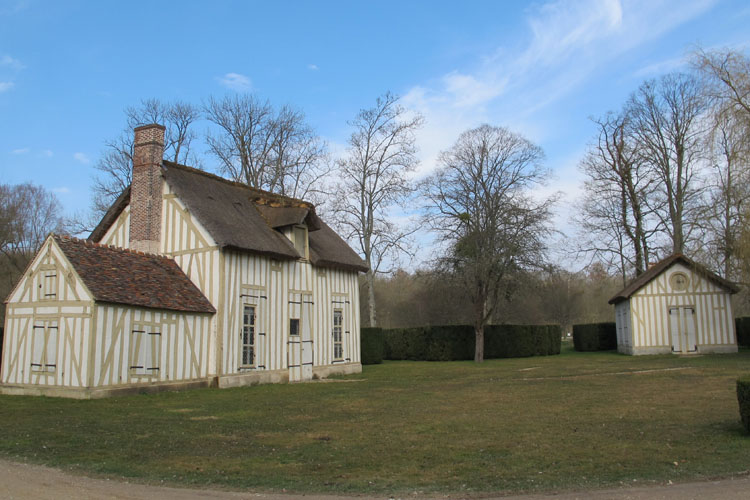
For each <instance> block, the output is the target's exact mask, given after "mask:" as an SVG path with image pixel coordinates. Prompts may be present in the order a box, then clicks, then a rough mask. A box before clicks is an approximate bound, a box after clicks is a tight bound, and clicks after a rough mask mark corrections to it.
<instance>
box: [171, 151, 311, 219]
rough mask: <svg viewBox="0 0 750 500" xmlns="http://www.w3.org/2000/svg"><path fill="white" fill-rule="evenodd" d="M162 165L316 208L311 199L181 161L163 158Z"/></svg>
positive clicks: (266, 195) (268, 196)
mask: <svg viewBox="0 0 750 500" xmlns="http://www.w3.org/2000/svg"><path fill="white" fill-rule="evenodd" d="M162 165H163V166H166V167H167V168H177V169H180V170H184V171H186V172H190V173H193V174H197V175H202V176H204V177H208V178H209V179H213V180H215V181H219V182H223V183H225V184H229V185H231V186H235V187H238V188H243V189H247V190H248V191H251V192H255V193H257V194H259V195H261V196H265V197H267V198H272V199H281V200H288V201H292V202H296V203H301V204H303V205H305V206H306V208H309V209H313V210H314V209H315V205H314V204H312V203H310V202H309V201H305V200H302V199H299V198H292V197H291V196H286V195H283V194H279V193H273V192H271V191H266V190H265V189H260V188H256V187H252V186H248V185H247V184H244V183H242V182H237V181H233V180H231V179H227V178H224V177H221V176H220V175H216V174H213V173H211V172H206V171H205V170H200V169H198V168H195V167H190V166H188V165H183V164H181V163H175V162H173V161H169V160H162Z"/></svg>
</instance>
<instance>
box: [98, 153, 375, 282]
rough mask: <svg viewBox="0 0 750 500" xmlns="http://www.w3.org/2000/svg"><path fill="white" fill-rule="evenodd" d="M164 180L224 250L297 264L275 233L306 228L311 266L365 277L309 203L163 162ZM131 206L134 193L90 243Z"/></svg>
mask: <svg viewBox="0 0 750 500" xmlns="http://www.w3.org/2000/svg"><path fill="white" fill-rule="evenodd" d="M162 175H163V177H164V179H165V180H166V182H167V183H168V184H169V186H170V187H171V188H172V190H173V191H174V192H175V194H177V196H178V197H179V199H180V201H181V202H182V203H183V204H185V206H186V207H187V209H188V210H189V211H190V213H191V214H193V216H194V217H195V218H196V219H198V221H199V222H200V223H201V225H202V226H203V227H204V228H205V229H206V230H207V231H208V232H209V234H210V235H211V237H212V238H213V239H214V241H215V242H216V244H217V245H218V246H219V247H221V248H231V249H236V250H241V251H248V252H252V253H259V254H263V255H268V256H269V257H272V258H277V259H286V260H292V259H298V258H300V257H302V256H301V255H300V254H299V253H298V252H297V250H296V249H295V248H294V245H293V244H292V242H291V241H289V240H288V239H287V238H286V237H285V236H284V235H283V234H281V233H280V232H279V231H277V230H276V229H277V228H281V227H284V226H290V225H295V224H301V223H304V224H305V225H306V226H307V228H308V242H309V249H310V261H311V262H312V264H313V265H316V266H321V267H333V268H341V269H346V270H351V271H362V272H364V271H367V266H366V265H365V263H364V262H363V261H362V259H361V258H360V257H359V256H358V255H357V254H356V253H355V252H354V251H353V250H352V249H351V247H349V245H348V244H347V243H346V242H345V241H344V240H343V239H341V237H340V236H339V235H338V234H336V232H335V231H333V230H332V229H331V228H330V227H328V225H326V224H325V223H324V222H323V221H322V220H321V219H320V218H319V217H318V216H317V214H316V213H315V207H314V206H313V205H312V204H311V203H308V202H306V201H303V200H297V199H294V198H290V197H287V196H281V195H278V194H275V193H270V192H268V191H263V190H260V189H255V188H252V187H249V186H247V185H245V184H240V183H238V182H232V181H230V180H227V179H224V178H222V177H218V176H216V175H213V174H209V173H207V172H203V171H201V170H197V169H194V168H191V167H187V166H185V165H179V164H177V163H172V162H169V161H163V162H162ZM129 201H130V188H128V189H126V190H125V191H124V192H123V193H122V195H121V196H120V197H119V198H118V199H117V201H115V203H114V204H113V205H112V207H111V208H110V209H109V211H107V214H106V215H105V216H104V218H103V219H102V221H101V222H100V223H99V225H98V226H97V227H96V229H94V231H93V232H92V233H91V236H89V239H90V240H92V241H100V240H101V238H103V237H104V234H105V233H106V232H107V230H108V229H109V227H110V226H111V225H112V224H113V223H114V221H115V220H116V219H117V217H118V216H119V215H120V213H122V211H123V210H124V208H125V207H126V206H127V205H128V203H129Z"/></svg>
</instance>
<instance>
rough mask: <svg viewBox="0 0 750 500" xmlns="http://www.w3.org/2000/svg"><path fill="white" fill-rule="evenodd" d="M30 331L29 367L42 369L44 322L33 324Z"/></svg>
mask: <svg viewBox="0 0 750 500" xmlns="http://www.w3.org/2000/svg"><path fill="white" fill-rule="evenodd" d="M33 328H34V330H33V331H32V332H31V369H32V370H42V369H43V368H44V367H43V366H42V363H43V362H44V337H45V335H44V330H45V328H44V324H35V325H34V326H33Z"/></svg>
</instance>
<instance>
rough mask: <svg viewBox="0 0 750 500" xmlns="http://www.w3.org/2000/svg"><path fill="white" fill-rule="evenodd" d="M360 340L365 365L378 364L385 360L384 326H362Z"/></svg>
mask: <svg viewBox="0 0 750 500" xmlns="http://www.w3.org/2000/svg"><path fill="white" fill-rule="evenodd" d="M359 342H360V346H361V351H360V354H361V359H362V364H363V365H377V364H380V363H382V362H383V351H384V349H385V341H384V339H383V329H382V328H361V329H360V330H359Z"/></svg>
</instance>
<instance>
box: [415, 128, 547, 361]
mask: <svg viewBox="0 0 750 500" xmlns="http://www.w3.org/2000/svg"><path fill="white" fill-rule="evenodd" d="M543 158H544V154H543V152H542V150H541V149H540V148H539V147H538V146H536V145H534V144H532V143H531V142H529V141H528V140H527V139H525V138H524V137H522V136H520V135H518V134H516V133H513V132H511V131H509V130H507V129H505V128H502V127H492V126H490V125H482V126H481V127H478V128H476V129H472V130H469V131H466V132H464V133H463V134H461V136H460V137H459V138H458V141H456V143H455V144H454V145H453V147H452V148H451V149H449V150H447V151H445V152H443V153H442V154H441V156H440V160H439V165H440V166H439V168H438V170H437V171H436V172H435V173H434V174H433V175H432V176H431V177H430V178H429V179H428V180H427V181H426V183H425V191H424V194H425V196H426V198H427V200H428V212H427V216H426V219H425V220H426V222H427V223H428V224H429V226H430V227H431V228H432V229H433V230H434V231H436V232H437V234H439V235H440V237H441V238H442V240H443V241H444V242H445V243H446V244H447V247H448V253H447V255H446V256H445V257H444V258H443V259H442V262H443V266H444V267H445V268H447V269H448V270H450V271H451V272H452V273H453V275H454V276H456V277H457V279H458V280H459V282H460V284H461V286H462V288H463V290H464V291H465V293H466V295H467V297H469V298H470V300H471V303H472V305H473V314H472V316H473V323H474V328H475V330H476V334H477V340H476V353H475V360H476V361H477V362H481V361H482V360H483V359H484V326H485V325H486V324H487V323H488V321H489V320H490V318H492V317H493V313H494V311H495V309H496V307H497V305H498V303H499V299H500V297H501V295H504V296H509V295H510V293H511V291H512V290H511V289H510V288H509V287H508V284H509V282H510V280H511V278H512V277H513V276H514V273H516V272H518V271H520V270H525V269H534V268H539V267H541V266H542V265H543V263H544V262H545V250H546V248H545V243H544V240H545V237H546V236H548V235H549V234H550V232H551V229H550V226H549V221H550V217H551V213H550V208H551V205H552V203H553V202H554V199H553V198H548V199H545V200H542V201H536V200H535V199H534V198H532V196H531V190H532V189H533V188H535V187H537V186H538V185H540V184H541V183H543V182H544V181H545V179H546V177H547V176H548V171H547V170H546V169H545V168H544V167H543V166H542V160H543Z"/></svg>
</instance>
